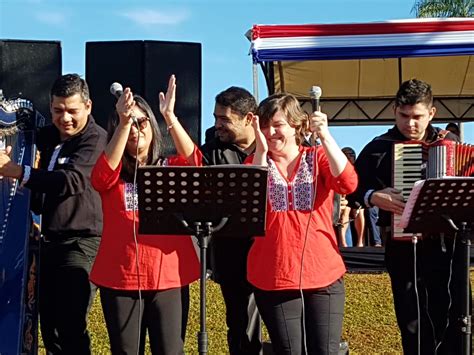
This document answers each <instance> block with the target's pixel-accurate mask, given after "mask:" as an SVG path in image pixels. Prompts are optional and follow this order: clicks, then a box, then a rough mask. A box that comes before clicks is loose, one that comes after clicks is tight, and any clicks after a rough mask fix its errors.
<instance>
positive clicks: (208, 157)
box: [200, 138, 255, 165]
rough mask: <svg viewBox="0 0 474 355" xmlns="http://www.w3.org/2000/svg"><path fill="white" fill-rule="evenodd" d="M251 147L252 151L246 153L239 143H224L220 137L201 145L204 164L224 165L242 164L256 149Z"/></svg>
mask: <svg viewBox="0 0 474 355" xmlns="http://www.w3.org/2000/svg"><path fill="white" fill-rule="evenodd" d="M252 145H253V148H251V149H249V150H248V151H250V153H246V152H245V151H243V150H242V149H240V148H239V147H238V146H237V145H235V144H231V143H223V142H221V141H220V139H219V138H214V139H212V140H210V141H209V142H207V143H205V144H204V145H202V146H201V148H200V149H201V152H202V154H203V164H204V165H224V164H242V163H243V162H244V160H245V159H246V158H247V157H248V156H249V155H250V154H251V153H253V151H254V150H255V143H253V144H252Z"/></svg>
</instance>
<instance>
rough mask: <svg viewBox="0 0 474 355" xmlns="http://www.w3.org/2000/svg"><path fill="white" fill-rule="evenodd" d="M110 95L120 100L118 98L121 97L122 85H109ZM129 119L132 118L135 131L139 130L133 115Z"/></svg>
mask: <svg viewBox="0 0 474 355" xmlns="http://www.w3.org/2000/svg"><path fill="white" fill-rule="evenodd" d="M110 93H111V94H112V95H114V96H115V97H116V98H117V100H118V99H120V96H122V94H123V86H122V84H120V83H117V82H115V83H112V85H110ZM131 118H132V121H133V124H134V125H135V127H137V129H139V126H138V120H137V118H136V117H135V116H134V115H132V116H131Z"/></svg>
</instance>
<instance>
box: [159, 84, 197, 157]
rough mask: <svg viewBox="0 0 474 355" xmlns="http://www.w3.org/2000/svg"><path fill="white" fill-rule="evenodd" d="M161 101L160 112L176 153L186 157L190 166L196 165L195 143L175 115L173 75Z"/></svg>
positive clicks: (161, 95) (160, 96)
mask: <svg viewBox="0 0 474 355" xmlns="http://www.w3.org/2000/svg"><path fill="white" fill-rule="evenodd" d="M159 99H160V112H161V114H162V115H163V117H164V119H165V121H166V126H167V129H168V132H169V133H170V134H171V137H172V138H173V142H174V145H175V147H176V151H177V152H178V154H179V155H181V156H183V157H185V158H186V159H187V160H188V162H189V163H190V164H192V165H194V160H193V152H194V142H193V141H192V139H191V137H190V136H189V135H188V133H187V132H186V130H185V129H184V127H183V126H182V125H181V123H180V122H179V120H178V118H177V117H176V115H175V114H174V105H175V102H176V77H175V76H174V75H171V77H170V79H169V81H168V90H167V91H166V95H165V94H164V93H162V92H160V94H159Z"/></svg>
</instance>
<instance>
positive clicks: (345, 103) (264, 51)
mask: <svg viewBox="0 0 474 355" xmlns="http://www.w3.org/2000/svg"><path fill="white" fill-rule="evenodd" d="M249 36H251V54H252V59H253V65H254V67H253V76H254V92H255V94H256V95H257V96H258V65H260V66H261V67H262V69H263V73H264V76H265V79H266V83H267V87H268V92H269V94H272V93H275V92H288V93H291V94H294V95H296V96H297V97H298V98H299V99H300V100H301V101H302V102H303V104H304V107H305V109H307V110H310V106H311V105H310V104H309V100H310V98H309V91H310V88H311V87H312V86H314V85H317V86H320V87H321V89H322V97H321V105H322V106H323V110H324V112H326V113H327V114H328V117H329V120H330V124H332V125H349V124H350V125H357V124H359V125H367V124H389V123H392V122H393V113H392V104H393V97H394V96H395V93H396V91H397V89H398V87H399V85H400V83H401V82H403V81H405V80H408V79H411V78H418V79H422V80H425V81H427V82H429V83H430V84H431V85H432V89H433V93H434V95H435V105H436V106H437V108H438V113H437V116H436V120H438V121H440V122H447V121H455V122H463V121H472V120H474V60H473V59H474V58H473V55H474V19H468V18H450V19H411V20H397V21H387V22H374V23H351V24H310V25H254V26H253V28H252V30H251V31H249Z"/></svg>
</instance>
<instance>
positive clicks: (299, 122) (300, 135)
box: [257, 93, 309, 145]
mask: <svg viewBox="0 0 474 355" xmlns="http://www.w3.org/2000/svg"><path fill="white" fill-rule="evenodd" d="M278 111H281V112H282V113H283V114H284V115H285V118H286V121H287V122H288V124H289V125H290V126H291V127H293V128H294V129H295V130H296V135H295V138H296V144H298V145H300V144H301V143H303V141H304V137H305V133H306V132H308V127H309V117H308V114H307V113H306V112H305V111H304V110H303V109H302V108H301V105H300V103H299V101H298V99H297V98H296V97H295V96H293V95H291V94H287V93H281V94H273V95H271V96H269V97H267V98H266V99H265V100H263V101H262V102H260V105H258V108H257V115H258V117H259V122H260V127H263V128H265V127H268V126H269V124H270V121H271V119H272V118H273V116H274V115H275V114H276V113H277V112H278Z"/></svg>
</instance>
